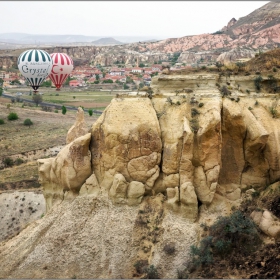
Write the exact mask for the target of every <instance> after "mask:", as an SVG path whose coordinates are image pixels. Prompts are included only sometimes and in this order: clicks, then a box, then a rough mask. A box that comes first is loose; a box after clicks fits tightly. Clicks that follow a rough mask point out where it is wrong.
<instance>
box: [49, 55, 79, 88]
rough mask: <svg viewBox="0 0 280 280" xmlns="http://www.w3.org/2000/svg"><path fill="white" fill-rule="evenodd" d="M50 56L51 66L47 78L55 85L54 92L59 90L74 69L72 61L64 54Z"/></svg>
mask: <svg viewBox="0 0 280 280" xmlns="http://www.w3.org/2000/svg"><path fill="white" fill-rule="evenodd" d="M50 56H51V58H52V61H53V66H52V71H51V73H50V75H49V77H50V79H51V80H52V82H53V83H54V84H55V86H56V90H59V89H60V88H61V86H62V84H63V83H64V82H65V80H66V78H67V77H68V76H69V74H70V73H71V72H72V70H73V68H74V65H73V60H72V59H71V57H70V56H68V55H67V54H66V53H52V54H51V55H50Z"/></svg>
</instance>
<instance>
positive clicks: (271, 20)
mask: <svg viewBox="0 0 280 280" xmlns="http://www.w3.org/2000/svg"><path fill="white" fill-rule="evenodd" d="M279 15H280V3H277V2H276V1H275V2H273V1H271V2H269V3H267V4H266V5H264V6H262V7H261V8H259V9H257V10H255V11H253V12H252V13H250V14H249V15H247V16H245V17H242V18H240V19H239V20H237V21H236V20H235V19H234V18H233V19H231V20H230V21H229V23H228V24H227V26H226V27H224V28H222V29H221V30H219V31H217V32H215V33H212V34H200V35H193V36H185V37H181V38H171V39H166V40H162V41H157V42H139V43H132V44H125V45H116V46H79V47H73V46H71V47H70V46H68V47H66V46H56V47H42V48H43V49H44V50H46V51H47V52H49V53H53V52H64V53H67V54H68V55H70V56H71V57H72V58H73V59H74V63H75V65H80V64H85V63H88V62H92V64H94V65H98V64H100V65H102V66H111V65H113V64H114V63H116V62H120V63H123V64H126V65H134V64H136V62H138V63H141V62H142V63H154V61H159V60H163V61H168V55H169V56H170V55H172V54H173V53H175V52H180V53H181V56H180V57H179V59H178V62H182V63H187V64H192V63H194V62H197V61H199V60H200V59H201V58H202V59H204V61H205V62H211V63H213V62H216V60H218V61H221V62H223V63H228V62H235V61H236V60H238V59H244V58H245V59H250V58H252V57H253V56H254V55H255V53H256V52H258V51H259V50H262V51H267V50H271V49H274V48H277V47H279V46H280V39H279V38H280V34H279V32H280V31H279V26H280V20H279ZM29 48H30V47H27V49H29ZM24 50H26V49H23V48H22V49H21V50H20V52H19V50H9V51H7V50H0V67H4V68H9V67H11V66H12V65H16V62H17V57H18V55H19V54H20V53H21V52H22V51H24ZM188 57H189V58H188Z"/></svg>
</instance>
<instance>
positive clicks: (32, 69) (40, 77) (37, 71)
mask: <svg viewBox="0 0 280 280" xmlns="http://www.w3.org/2000/svg"><path fill="white" fill-rule="evenodd" d="M18 69H19V71H20V72H21V74H22V76H23V77H24V78H25V79H26V80H27V81H28V82H29V84H30V85H31V86H32V88H33V89H34V90H35V91H36V90H37V89H38V88H39V86H40V84H42V83H43V81H44V80H45V79H46V78H47V77H48V75H49V74H50V72H51V70H52V59H51V57H50V55H49V54H48V53H47V52H45V51H43V50H35V49H33V50H27V51H25V52H23V53H22V54H20V56H19V57H18Z"/></svg>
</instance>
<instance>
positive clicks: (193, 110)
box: [191, 108, 200, 118]
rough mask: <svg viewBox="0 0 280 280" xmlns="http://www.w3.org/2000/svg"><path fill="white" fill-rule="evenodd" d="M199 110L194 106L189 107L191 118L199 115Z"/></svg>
mask: <svg viewBox="0 0 280 280" xmlns="http://www.w3.org/2000/svg"><path fill="white" fill-rule="evenodd" d="M199 114H200V113H199V111H198V110H197V109H196V108H192V109H191V115H192V118H193V117H195V116H197V115H199Z"/></svg>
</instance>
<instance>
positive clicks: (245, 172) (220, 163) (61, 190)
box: [39, 74, 280, 221]
mask: <svg viewBox="0 0 280 280" xmlns="http://www.w3.org/2000/svg"><path fill="white" fill-rule="evenodd" d="M223 79H224V80H223ZM223 79H220V77H218V75H216V74H208V75H207V74H203V75H200V74H198V75H189V76H186V75H178V74H176V75H173V74H168V75H167V74H162V75H160V76H159V77H157V78H156V79H155V80H154V81H153V90H154V91H157V92H158V93H159V94H158V95H157V96H158V97H157V98H153V99H152V100H150V99H149V98H147V97H133V98H129V97H123V98H116V99H114V100H112V102H111V104H110V105H109V106H108V107H107V108H106V110H105V111H104V113H103V114H102V116H101V117H100V118H99V119H98V120H97V121H96V123H95V124H94V125H93V126H92V128H91V133H90V134H89V133H88V134H86V135H84V136H82V137H79V138H77V139H76V140H74V141H73V142H71V143H70V144H68V145H67V146H66V147H65V148H64V150H62V151H61V152H60V154H59V155H58V156H57V157H56V158H53V159H44V160H40V161H39V162H40V167H39V172H40V178H41V181H42V185H43V186H44V189H45V197H46V200H47V205H48V206H47V207H48V209H50V208H51V206H52V201H53V199H54V198H55V199H57V201H61V200H62V199H67V198H68V199H69V198H72V197H73V194H74V196H75V195H77V194H78V193H80V195H91V196H93V197H98V196H105V197H108V198H109V199H111V200H112V201H113V203H114V204H119V205H121V204H123V205H124V204H128V205H137V204H139V203H141V201H142V199H143V197H144V196H151V195H155V194H158V193H162V194H164V195H166V198H167V201H166V204H167V205H168V207H169V208H171V209H173V211H175V212H178V213H181V214H182V215H183V216H184V217H187V218H189V219H191V220H193V221H194V220H195V219H196V218H197V215H198V205H200V204H203V205H204V206H206V207H209V206H210V205H211V203H212V201H213V199H214V197H215V195H216V194H217V193H218V194H219V195H220V196H222V197H224V198H225V199H227V200H228V201H229V203H231V202H236V201H239V200H240V198H241V193H242V191H243V190H245V189H248V188H252V187H254V188H258V187H263V186H266V185H268V184H270V183H273V182H275V181H277V180H279V179H280V148H279V142H280V132H279V129H278V125H279V120H277V119H274V118H272V116H271V114H270V112H269V111H270V108H271V106H274V107H275V108H276V109H277V106H278V105H277V104H278V103H277V101H273V102H274V103H273V102H272V101H269V100H268V99H264V101H262V102H259V105H255V103H256V101H254V100H253V99H252V98H246V97H241V99H240V101H239V100H238V101H239V102H235V100H236V99H235V98H222V97H221V95H220V93H219V91H218V89H217V86H216V82H217V80H219V83H221V85H223V83H224V84H226V85H228V84H231V85H232V87H234V91H233V95H234V96H238V94H239V93H238V90H239V89H240V87H244V86H246V85H247V83H249V85H250V86H251V82H247V79H248V78H247V77H244V79H243V80H242V77H229V78H223ZM167 92H169V94H167ZM173 92H174V93H173ZM275 102H276V103H277V104H276V103H275ZM272 103H273V104H272ZM248 108H250V109H248ZM82 113H83V112H82V111H79V112H78V114H77V116H78V117H77V122H76V124H77V125H76V126H73V127H72V128H71V129H70V130H69V133H68V135H71V134H72V135H73V137H77V136H78V135H79V133H78V132H79V124H82V123H83V114H82ZM75 131H76V132H77V133H76V132H75ZM84 132H85V131H83V132H82V133H84Z"/></svg>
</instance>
